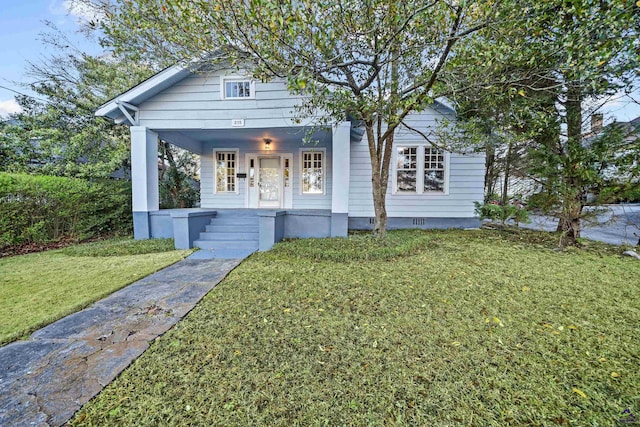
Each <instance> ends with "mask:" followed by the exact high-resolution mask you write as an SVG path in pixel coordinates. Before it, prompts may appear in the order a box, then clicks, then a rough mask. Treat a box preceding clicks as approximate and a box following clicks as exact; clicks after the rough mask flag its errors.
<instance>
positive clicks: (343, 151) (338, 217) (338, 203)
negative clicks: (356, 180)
mask: <svg viewBox="0 0 640 427" xmlns="http://www.w3.org/2000/svg"><path fill="white" fill-rule="evenodd" d="M331 158H332V164H331V165H332V167H331V172H332V174H333V179H332V185H331V237H344V236H346V235H347V231H348V228H349V181H350V176H349V175H350V167H351V122H341V123H338V124H337V125H335V126H334V127H333V143H332V155H331Z"/></svg>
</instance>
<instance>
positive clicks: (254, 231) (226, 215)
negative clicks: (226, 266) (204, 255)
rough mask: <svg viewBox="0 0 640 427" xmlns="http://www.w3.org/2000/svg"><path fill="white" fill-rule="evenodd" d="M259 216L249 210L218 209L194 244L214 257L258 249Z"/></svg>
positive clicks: (229, 256) (245, 252)
mask: <svg viewBox="0 0 640 427" xmlns="http://www.w3.org/2000/svg"><path fill="white" fill-rule="evenodd" d="M258 241H259V217H258V215H257V213H256V212H251V211H219V212H218V214H217V215H216V217H215V218H213V219H211V223H210V224H209V225H207V226H206V227H205V231H203V232H202V233H200V237H199V239H198V240H196V241H195V242H193V243H194V246H196V247H198V248H200V249H203V250H207V251H210V252H212V253H213V256H214V257H225V258H235V257H237V255H238V254H243V255H245V256H246V255H248V254H250V253H253V252H255V251H257V250H258Z"/></svg>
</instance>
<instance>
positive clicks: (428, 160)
mask: <svg viewBox="0 0 640 427" xmlns="http://www.w3.org/2000/svg"><path fill="white" fill-rule="evenodd" d="M429 191H438V192H441V193H444V151H442V150H438V149H437V148H432V147H425V149H424V192H425V193H426V192H429Z"/></svg>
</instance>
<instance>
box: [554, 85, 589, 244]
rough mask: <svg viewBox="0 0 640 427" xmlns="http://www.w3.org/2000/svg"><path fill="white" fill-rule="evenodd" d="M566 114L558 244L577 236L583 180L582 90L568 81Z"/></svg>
mask: <svg viewBox="0 0 640 427" xmlns="http://www.w3.org/2000/svg"><path fill="white" fill-rule="evenodd" d="M565 108H566V114H567V148H566V150H565V153H564V156H563V168H562V169H563V175H564V176H563V191H562V193H563V194H562V211H561V214H560V223H559V224H558V228H560V231H561V232H562V237H561V238H560V246H561V247H566V246H575V245H577V243H578V239H579V238H580V218H581V216H582V207H583V204H582V195H583V183H582V179H581V177H580V172H581V171H580V168H581V167H582V165H581V164H580V160H579V159H580V155H579V154H578V153H580V152H581V151H582V91H581V88H580V86H575V85H570V86H569V88H568V91H567V101H566V103H565Z"/></svg>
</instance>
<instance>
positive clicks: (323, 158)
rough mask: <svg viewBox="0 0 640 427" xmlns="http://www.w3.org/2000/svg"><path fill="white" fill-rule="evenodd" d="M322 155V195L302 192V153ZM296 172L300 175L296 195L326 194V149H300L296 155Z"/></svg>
mask: <svg viewBox="0 0 640 427" xmlns="http://www.w3.org/2000/svg"><path fill="white" fill-rule="evenodd" d="M318 152H320V153H322V193H305V192H304V176H303V174H304V157H303V155H304V153H318ZM298 164H299V166H298V171H299V174H300V191H299V193H298V194H300V195H301V196H305V197H318V196H324V195H325V194H326V193H327V149H326V148H301V149H300V150H299V153H298Z"/></svg>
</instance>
